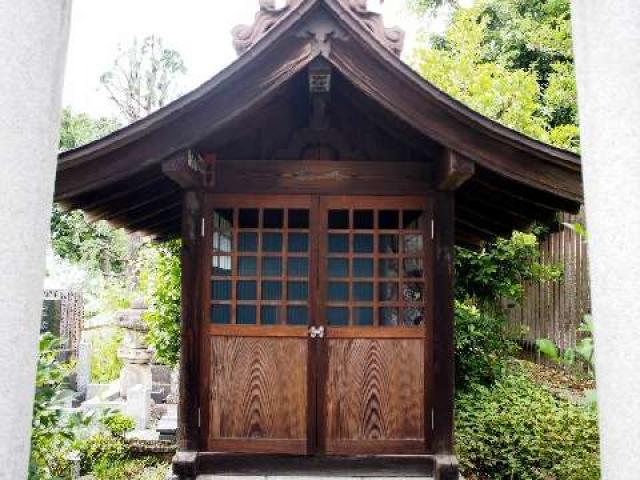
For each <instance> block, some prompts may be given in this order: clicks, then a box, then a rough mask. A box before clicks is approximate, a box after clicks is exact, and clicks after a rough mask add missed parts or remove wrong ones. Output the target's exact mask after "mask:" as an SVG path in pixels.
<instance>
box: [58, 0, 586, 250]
mask: <svg viewBox="0 0 640 480" xmlns="http://www.w3.org/2000/svg"><path fill="white" fill-rule="evenodd" d="M342 8H343V7H341V4H340V3H339V2H336V1H335V0H315V1H310V2H302V3H301V4H300V6H299V7H298V13H299V15H298V16H294V15H289V16H287V18H285V19H284V20H283V21H282V22H281V23H280V24H278V25H276V26H274V27H273V28H272V29H271V30H270V32H269V33H268V34H267V35H266V36H265V37H264V38H263V39H262V40H261V41H259V42H258V44H257V45H256V46H255V47H253V48H252V49H250V50H249V51H248V53H246V54H244V55H243V56H242V57H240V59H239V60H238V61H237V62H235V63H234V64H233V65H232V66H230V67H229V68H227V69H226V70H224V71H223V72H221V73H220V74H218V75H217V76H216V77H214V78H213V79H212V80H210V81H209V82H207V83H206V84H204V85H203V86H202V87H200V88H198V89H197V90H195V91H194V92H192V93H190V94H188V95H186V96H184V97H182V98H181V99H179V100H177V101H176V102H174V103H172V104H170V105H169V106H167V107H165V108H164V109H162V110H160V111H158V112H156V113H154V114H152V115H150V116H149V117H147V118H146V119H144V120H142V121H140V122H137V123H135V124H133V125H130V126H129V127H126V128H125V129H123V130H121V131H119V132H115V133H114V134H112V135H110V136H108V137H106V138H105V139H102V140H99V141H97V142H94V143H92V144H89V145H87V146H85V147H81V148H79V149H76V150H73V151H70V152H66V153H63V154H62V155H61V156H60V159H59V165H58V176H57V181H56V200H57V201H59V202H61V203H62V204H63V205H64V206H66V207H67V208H70V209H71V208H81V209H83V210H85V211H86V212H87V213H88V214H89V215H90V216H91V218H94V219H105V220H109V221H110V222H112V223H113V224H114V225H117V226H122V227H126V228H128V229H131V230H139V231H143V232H146V233H150V234H153V235H156V236H157V237H158V238H161V239H164V238H170V237H174V236H177V235H179V232H180V218H181V208H182V206H181V202H182V193H181V190H180V187H179V186H178V185H177V184H175V183H173V182H172V181H171V180H169V179H168V178H167V177H166V176H165V175H163V173H162V167H161V164H162V161H163V160H165V159H166V158H168V157H171V156H172V155H175V154H176V153H179V152H184V151H186V150H188V149H194V150H196V151H200V152H203V153H204V152H215V153H216V155H217V157H218V159H219V160H222V161H226V162H231V161H234V162H235V161H237V162H242V161H245V160H252V161H265V162H269V161H273V160H278V159H287V160H289V159H290V160H291V161H292V162H295V159H294V158H296V159H297V157H295V155H297V154H299V153H300V152H303V153H302V154H304V150H302V149H301V146H302V147H304V142H305V141H306V142H311V143H313V142H315V143H322V142H324V143H327V144H328V146H329V147H330V150H326V151H322V152H323V154H327V152H329V153H330V154H331V155H332V156H333V157H334V158H331V160H338V161H340V160H343V161H370V162H379V161H384V162H406V163H411V162H423V163H424V164H425V165H433V164H434V162H436V161H437V160H438V158H440V157H441V156H442V154H443V152H444V151H455V152H457V153H458V154H461V155H464V156H465V157H466V158H469V159H471V160H472V161H473V162H474V163H475V166H476V172H475V175H474V176H473V177H472V178H471V179H470V180H469V181H468V182H467V183H465V184H464V185H462V187H461V188H460V189H459V190H458V191H457V192H456V230H457V241H458V243H459V244H464V245H477V244H479V243H481V242H482V241H485V240H487V239H489V238H492V237H494V236H496V235H503V236H504V235H509V234H510V232H511V231H512V230H513V229H524V228H527V227H528V226H529V225H531V223H532V222H534V221H539V222H543V223H549V222H551V221H553V219H554V218H555V215H556V212H558V211H571V212H573V211H576V210H577V209H578V208H579V204H580V201H581V198H582V187H581V174H580V162H579V158H578V157H577V156H575V155H574V154H572V153H570V152H565V151H562V150H558V149H555V148H553V147H550V146H548V145H544V144H541V143H539V142H536V141H534V140H532V139H530V138H527V137H524V136H522V135H520V134H518V133H516V132H513V131H511V130H509V129H506V128H505V127H502V126H500V125H497V124H495V122H492V121H491V120H489V119H486V118H484V117H482V116H480V115H479V114H477V113H475V112H473V111H471V110H469V109H468V108H467V107H465V106H463V105H461V104H459V103H458V102H456V101H455V100H453V99H452V98H450V97H448V96H447V95H446V94H444V93H443V92H440V91H439V90H437V89H436V88H435V87H434V86H433V85H431V84H429V83H427V82H425V81H424V80H422V79H420V78H419V77H418V76H417V75H416V74H415V73H414V72H412V71H411V70H410V69H409V68H408V67H407V66H406V65H404V64H402V62H401V61H400V60H399V59H398V58H396V57H395V55H393V54H392V53H391V52H389V51H388V50H387V49H385V48H384V47H382V46H381V45H378V44H377V43H376V40H375V38H373V37H371V35H370V34H369V33H367V30H366V28H365V27H364V26H363V25H361V24H360V23H359V22H358V21H357V20H356V19H355V18H351V16H350V15H347V14H346V13H345V12H342V14H341V9H342ZM319 9H322V10H323V12H324V13H323V14H325V15H326V14H327V12H328V13H329V14H331V15H335V22H338V23H339V24H340V28H341V29H342V30H344V31H345V32H347V35H344V34H343V35H341V36H340V38H336V39H334V40H333V41H332V45H331V49H330V51H329V52H328V53H327V52H325V53H324V54H323V55H324V59H325V61H326V62H327V63H328V64H330V65H331V68H332V70H333V75H332V77H333V78H332V81H333V86H332V91H331V95H330V99H329V101H328V103H327V113H326V115H327V122H328V126H327V128H325V130H324V131H323V132H318V131H311V132H310V131H309V122H310V121H309V118H310V116H311V112H310V108H311V107H310V99H309V92H308V87H307V68H308V66H309V65H310V64H312V62H314V60H316V59H317V58H319V57H320V56H321V55H320V53H319V52H318V51H317V50H316V49H315V48H314V47H313V45H312V44H311V43H310V41H309V39H308V38H304V37H300V36H299V35H297V34H295V32H297V31H299V29H300V25H298V24H297V23H298V22H305V21H307V22H310V21H311V20H313V17H314V15H317V14H318V12H319ZM343 14H344V15H343ZM343 33H344V32H343ZM289 157H292V158H289Z"/></svg>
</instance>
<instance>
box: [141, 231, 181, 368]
mask: <svg viewBox="0 0 640 480" xmlns="http://www.w3.org/2000/svg"><path fill="white" fill-rule="evenodd" d="M180 249H181V243H180V242H179V241H175V240H174V241H170V242H167V243H165V244H163V245H159V246H156V247H154V250H153V251H152V252H151V256H150V260H151V261H149V262H147V265H148V267H147V269H146V272H145V275H147V276H148V279H147V280H146V282H145V283H147V284H148V299H147V302H148V304H149V310H148V312H147V313H146V314H145V317H144V318H145V320H146V322H147V325H148V326H149V334H148V341H149V344H150V345H151V346H152V347H153V348H154V349H155V351H156V359H157V360H158V361H160V362H161V363H164V364H167V365H171V366H174V365H176V363H177V362H178V358H179V352H180V297H181V289H180V277H181V266H180Z"/></svg>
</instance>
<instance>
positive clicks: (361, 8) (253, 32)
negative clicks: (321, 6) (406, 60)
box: [231, 0, 405, 56]
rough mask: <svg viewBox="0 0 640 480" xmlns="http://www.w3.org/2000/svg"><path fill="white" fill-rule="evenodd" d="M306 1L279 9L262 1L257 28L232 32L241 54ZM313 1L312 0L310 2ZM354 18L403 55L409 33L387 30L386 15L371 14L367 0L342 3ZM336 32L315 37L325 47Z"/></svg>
mask: <svg viewBox="0 0 640 480" xmlns="http://www.w3.org/2000/svg"><path fill="white" fill-rule="evenodd" d="M303 1H304V0H287V2H286V4H285V5H284V6H283V7H280V8H278V7H276V2H275V0H260V10H259V11H258V13H257V14H256V17H255V20H254V22H253V25H238V26H236V27H235V28H234V29H233V30H232V31H231V35H232V37H233V46H234V48H235V49H236V52H237V53H238V55H242V54H243V53H244V52H246V51H247V50H249V48H251V47H252V46H253V45H255V44H256V43H257V42H258V40H260V38H262V36H263V35H264V34H266V33H267V32H268V31H269V30H270V29H271V28H272V27H273V26H274V25H275V24H276V23H278V22H279V21H280V19H282V18H283V17H284V16H285V15H286V14H287V13H289V12H290V11H291V10H293V9H294V8H295V7H297V6H298V5H299V4H301V3H302V2H303ZM306 1H310V0H306ZM340 2H342V3H343V4H344V5H345V6H346V7H347V8H348V9H349V11H350V12H351V13H353V15H354V16H355V17H356V18H358V19H359V20H360V21H361V22H362V23H363V24H364V25H366V26H367V28H368V29H369V30H370V31H371V33H373V35H374V36H375V37H376V38H377V39H378V40H379V41H380V42H381V43H382V44H383V45H384V46H386V47H387V48H388V49H389V50H391V51H392V52H393V53H395V54H396V55H398V56H399V55H400V54H401V53H402V48H403V46H404V38H405V33H404V30H402V29H401V28H398V27H393V28H386V27H385V26H384V21H383V19H382V15H380V14H379V13H377V12H371V11H369V8H368V6H367V0H340ZM332 34H333V32H330V31H327V32H324V33H323V35H322V38H317V35H316V36H315V37H314V38H315V40H316V41H317V42H318V43H320V44H321V45H320V47H321V48H320V49H321V50H322V51H324V48H322V45H324V44H325V43H327V42H328V40H329V37H330V36H331V35H332Z"/></svg>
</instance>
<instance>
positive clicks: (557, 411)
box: [456, 365, 600, 480]
mask: <svg viewBox="0 0 640 480" xmlns="http://www.w3.org/2000/svg"><path fill="white" fill-rule="evenodd" d="M456 437H457V445H458V455H459V458H460V461H461V464H462V466H463V468H464V470H465V471H466V472H467V474H471V473H472V474H474V475H475V476H476V477H477V478H481V479H487V480H549V479H554V480H596V479H599V478H600V476H599V458H598V457H599V454H598V428H597V418H596V414H595V413H594V412H593V410H591V409H588V408H583V407H580V406H577V405H573V404H571V403H569V402H568V401H566V400H561V399H557V398H555V397H554V396H553V395H551V394H550V393H549V392H548V391H547V390H546V389H545V388H544V387H542V386H540V385H538V384H536V383H535V382H534V381H533V380H532V379H531V378H530V377H529V376H528V375H527V374H526V373H525V371H524V369H523V368H522V367H521V366H519V365H516V366H514V367H513V370H511V371H510V372H509V373H508V374H507V375H505V376H504V377H503V378H501V379H500V380H498V381H497V382H496V384H495V385H494V386H493V387H491V388H488V387H484V386H481V385H475V386H473V387H472V388H470V389H469V390H468V391H467V392H462V393H459V395H458V399H457V412H456Z"/></svg>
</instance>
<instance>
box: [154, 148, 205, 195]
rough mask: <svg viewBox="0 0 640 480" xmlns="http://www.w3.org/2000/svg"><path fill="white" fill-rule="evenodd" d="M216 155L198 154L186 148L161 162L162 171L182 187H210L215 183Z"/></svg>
mask: <svg viewBox="0 0 640 480" xmlns="http://www.w3.org/2000/svg"><path fill="white" fill-rule="evenodd" d="M215 165H216V155H215V154H212V153H207V154H204V155H200V154H198V153H195V152H193V151H192V150H187V151H183V152H179V153H176V154H174V155H172V156H170V157H169V158H167V159H166V160H164V161H163V162H162V173H164V174H165V175H166V176H167V177H169V178H170V179H171V180H173V181H174V182H176V183H177V184H178V185H180V186H181V187H182V188H184V189H193V188H199V187H204V188H210V187H213V186H214V185H215V181H216V176H215Z"/></svg>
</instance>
